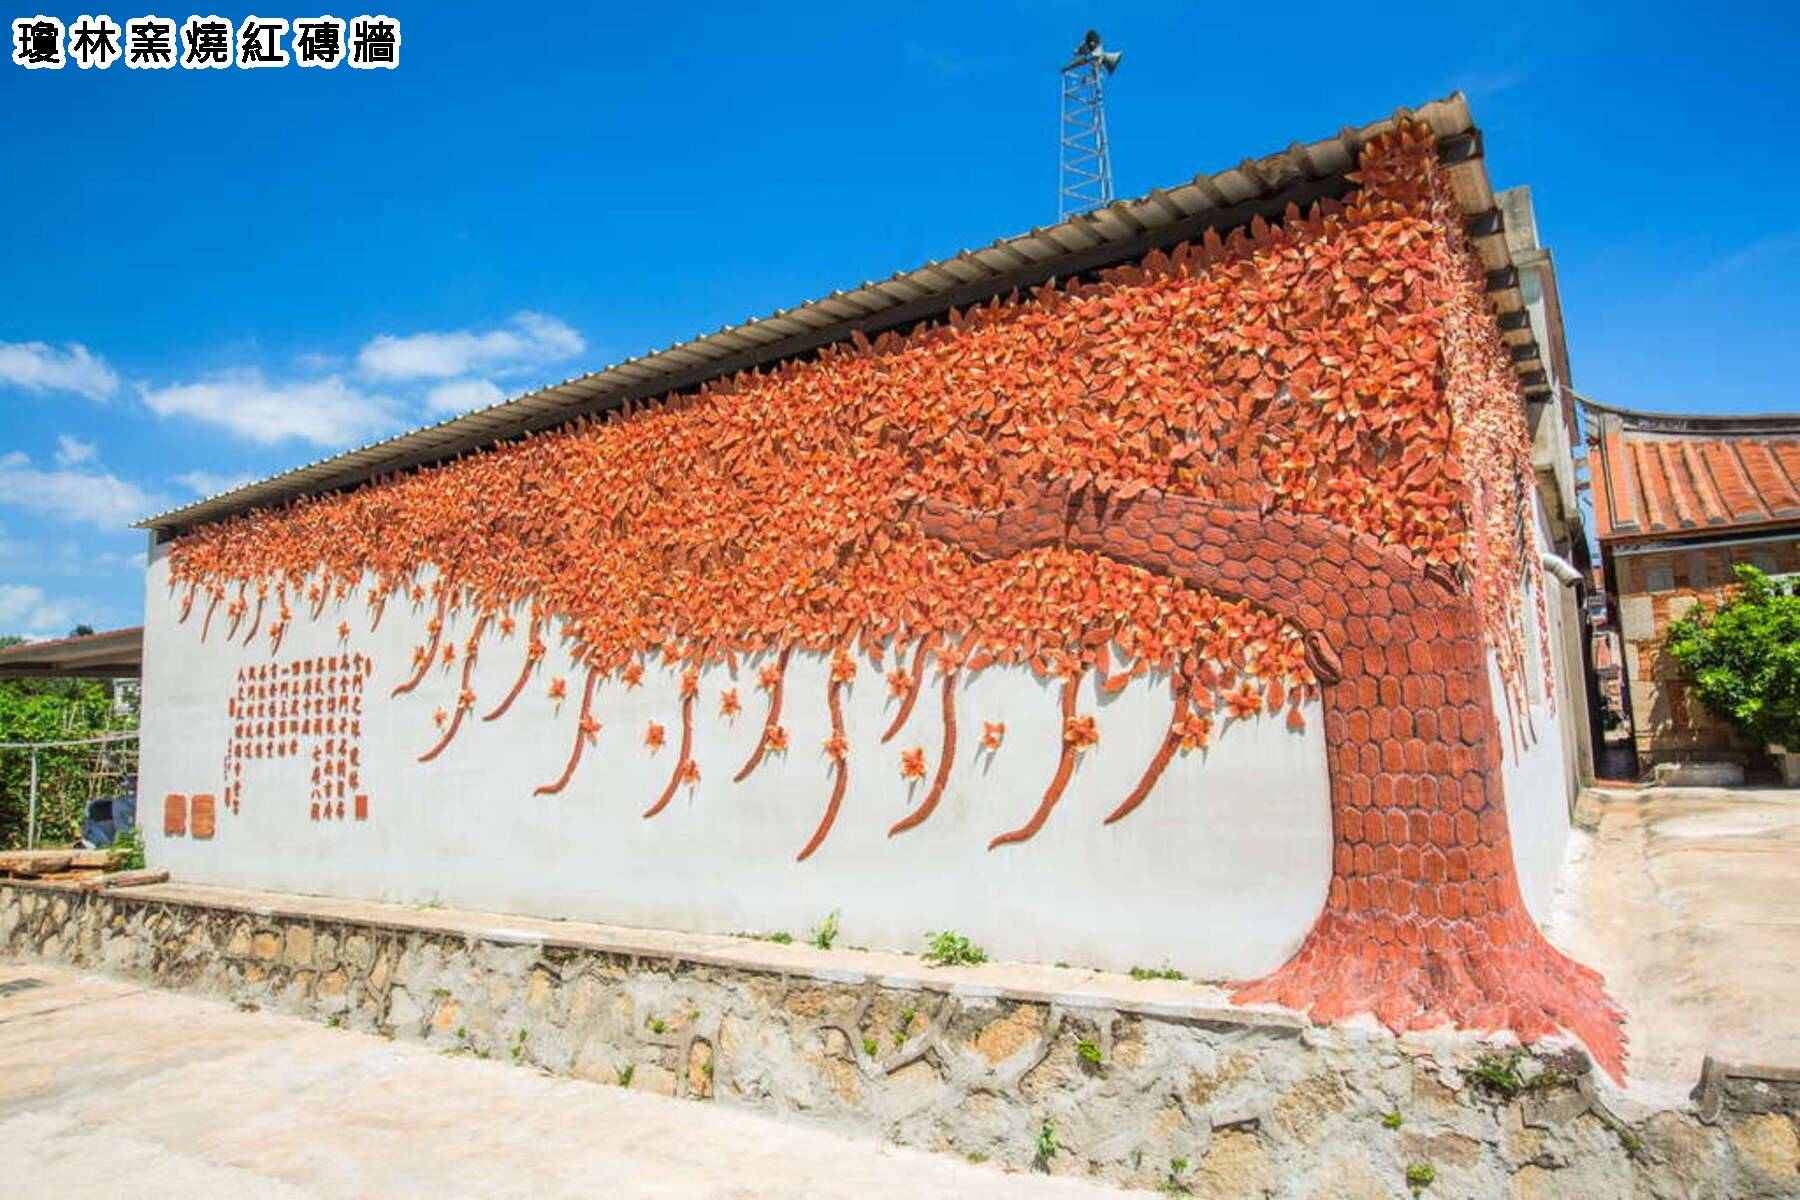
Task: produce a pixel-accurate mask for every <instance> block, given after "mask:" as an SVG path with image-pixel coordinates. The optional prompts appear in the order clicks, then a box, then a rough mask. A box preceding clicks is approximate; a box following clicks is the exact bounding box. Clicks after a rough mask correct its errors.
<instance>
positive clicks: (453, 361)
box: [356, 312, 587, 379]
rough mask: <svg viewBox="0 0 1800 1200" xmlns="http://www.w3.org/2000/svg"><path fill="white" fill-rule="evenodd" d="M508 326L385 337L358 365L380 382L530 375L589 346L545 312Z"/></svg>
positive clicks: (375, 340) (530, 314)
mask: <svg viewBox="0 0 1800 1200" xmlns="http://www.w3.org/2000/svg"><path fill="white" fill-rule="evenodd" d="M507 324H508V326H509V327H508V328H505V329H490V330H487V331H486V332H476V331H474V330H468V329H463V330H457V331H455V332H452V333H414V334H409V335H407V336H405V337H395V336H394V335H393V334H389V333H383V334H379V335H377V336H376V337H375V338H373V339H372V340H371V341H370V342H369V343H368V344H367V345H365V346H364V347H363V348H362V350H361V351H360V352H359V353H358V354H357V356H356V361H357V365H358V366H360V367H361V368H362V369H363V371H364V373H366V374H368V375H370V376H373V377H374V378H377V379H450V378H452V377H454V376H457V375H466V374H468V373H469V372H471V371H480V370H486V371H497V372H506V371H518V370H529V369H531V368H533V367H538V366H542V365H543V364H545V363H551V362H555V361H557V360H558V359H563V358H568V357H570V356H571V355H574V354H579V353H581V351H582V350H584V349H585V348H586V347H587V342H586V341H584V340H583V339H582V336H581V335H580V334H579V333H576V332H575V331H574V330H573V329H571V328H569V327H568V326H567V325H565V324H564V323H563V322H561V321H559V320H557V319H556V318H555V317H547V316H544V315H543V314H542V313H534V312H521V313H516V314H514V316H513V318H512V320H511V321H509V322H508V323H507Z"/></svg>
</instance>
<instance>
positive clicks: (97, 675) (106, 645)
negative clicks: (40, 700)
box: [0, 625, 144, 679]
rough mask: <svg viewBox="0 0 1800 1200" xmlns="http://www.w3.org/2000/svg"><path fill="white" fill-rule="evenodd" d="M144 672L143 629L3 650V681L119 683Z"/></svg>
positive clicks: (0, 671)
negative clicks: (98, 680) (64, 679)
mask: <svg viewBox="0 0 1800 1200" xmlns="http://www.w3.org/2000/svg"><path fill="white" fill-rule="evenodd" d="M143 670H144V627H143V626H142V625H138V626H135V627H133V628H131V629H114V630H111V631H109V632H107V633H90V634H87V635H85V636H83V637H71V638H58V639H57V640H56V641H53V642H26V643H24V644H22V645H18V646H8V647H6V648H5V649H4V650H0V679H25V678H45V677H49V678H56V677H67V678H71V679H74V678H81V677H86V678H90V679H119V678H125V677H133V678H135V677H136V676H139V675H141V674H143Z"/></svg>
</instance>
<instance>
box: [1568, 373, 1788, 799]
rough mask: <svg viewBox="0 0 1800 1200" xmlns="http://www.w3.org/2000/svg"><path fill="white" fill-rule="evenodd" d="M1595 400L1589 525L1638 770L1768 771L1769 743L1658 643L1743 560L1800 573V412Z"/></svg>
mask: <svg viewBox="0 0 1800 1200" xmlns="http://www.w3.org/2000/svg"><path fill="white" fill-rule="evenodd" d="M1589 407H1590V410H1591V413H1592V415H1593V417H1594V430H1593V435H1592V436H1593V447H1594V454H1595V458H1594V482H1593V487H1594V515H1595V525H1596V528H1597V532H1598V536H1599V538H1600V548H1601V557H1602V561H1603V564H1604V568H1605V572H1606V590H1607V593H1608V596H1609V597H1610V598H1611V601H1612V605H1613V607H1614V609H1615V611H1616V614H1617V617H1618V624H1617V628H1618V632H1619V637H1620V640H1621V646H1620V654H1621V659H1622V665H1623V667H1624V670H1625V681H1624V683H1625V687H1624V699H1625V704H1626V709H1627V712H1628V715H1629V717H1630V720H1631V724H1632V736H1633V741H1634V744H1635V747H1636V750H1637V755H1638V764H1639V766H1640V767H1648V766H1650V765H1652V764H1653V763H1657V762H1677V761H1708V762H1740V763H1744V764H1745V765H1747V766H1751V767H1758V766H1762V765H1765V764H1766V761H1767V760H1766V757H1765V755H1764V753H1763V748H1762V747H1761V746H1757V745H1755V744H1754V743H1752V742H1749V741H1747V740H1746V739H1744V738H1742V737H1740V736H1738V735H1737V734H1736V733H1734V732H1733V731H1732V730H1731V729H1730V727H1728V726H1727V725H1725V724H1724V722H1722V721H1720V720H1719V719H1718V718H1716V717H1714V716H1713V715H1712V714H1711V713H1710V712H1708V711H1707V710H1706V708H1705V707H1704V706H1703V705H1702V704H1701V703H1700V702H1699V700H1698V699H1696V698H1695V697H1694V695H1693V694H1692V691H1691V689H1690V688H1689V687H1688V685H1687V684H1685V683H1684V682H1683V681H1682V680H1681V678H1680V672H1679V669H1678V668H1677V666H1676V665H1675V662H1674V660H1673V659H1671V658H1669V657H1668V656H1667V655H1666V654H1664V653H1663V651H1662V644H1663V638H1664V636H1665V635H1666V632H1667V630H1668V627H1669V624H1670V622H1672V621H1675V620H1677V619H1678V618H1680V617H1681V616H1682V615H1684V614H1685V613H1687V612H1688V611H1689V610H1690V609H1692V608H1693V607H1694V605H1695V604H1696V603H1698V602H1700V601H1702V600H1704V601H1707V602H1709V603H1717V602H1719V601H1721V600H1723V599H1724V598H1725V596H1726V593H1727V591H1728V589H1729V588H1730V586H1731V584H1732V582H1733V578H1734V576H1733V573H1732V569H1733V568H1734V567H1735V566H1736V565H1737V564H1738V563H1749V564H1750V565H1752V566H1755V567H1760V568H1761V569H1763V570H1764V571H1767V572H1769V573H1771V574H1785V573H1788V572H1794V571H1800V416H1791V415H1772V416H1711V415H1705V416H1701V415H1678V414H1662V413H1639V412H1630V411H1628V410H1625V409H1616V408H1607V407H1604V406H1602V405H1590V406H1589Z"/></svg>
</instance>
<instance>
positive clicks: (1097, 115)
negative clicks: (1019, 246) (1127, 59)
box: [1057, 29, 1121, 220]
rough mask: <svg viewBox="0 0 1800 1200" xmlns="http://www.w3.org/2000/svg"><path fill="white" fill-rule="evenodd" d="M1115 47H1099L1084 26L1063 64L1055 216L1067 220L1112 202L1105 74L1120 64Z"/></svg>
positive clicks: (1094, 36)
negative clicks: (1082, 36) (1072, 52)
mask: <svg viewBox="0 0 1800 1200" xmlns="http://www.w3.org/2000/svg"><path fill="white" fill-rule="evenodd" d="M1120 57H1121V55H1120V53H1119V52H1118V51H1116V50H1115V51H1108V50H1103V49H1102V48H1101V45H1100V35H1099V34H1098V33H1097V32H1095V31H1094V30H1092V29H1090V30H1088V33H1087V37H1086V38H1085V39H1083V41H1082V43H1081V45H1079V46H1077V47H1076V48H1075V57H1074V59H1073V60H1072V61H1070V62H1069V64H1068V65H1067V66H1065V67H1063V69H1062V157H1061V172H1060V176H1059V178H1058V181H1057V183H1058V189H1057V190H1058V194H1057V217H1058V219H1059V220H1067V219H1068V218H1069V217H1073V216H1078V215H1079V214H1081V213H1084V212H1091V211H1093V210H1094V209H1096V208H1103V207H1105V206H1106V205H1108V204H1111V203H1112V199H1113V184H1112V155H1111V153H1110V152H1109V150H1108V149H1107V145H1106V77H1107V76H1108V75H1111V74H1112V73H1113V72H1114V71H1115V70H1117V69H1118V66H1119V59H1120Z"/></svg>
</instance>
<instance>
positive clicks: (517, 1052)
mask: <svg viewBox="0 0 1800 1200" xmlns="http://www.w3.org/2000/svg"><path fill="white" fill-rule="evenodd" d="M530 1036H531V1035H530V1034H528V1033H527V1032H525V1030H523V1029H521V1030H519V1036H518V1039H517V1040H516V1041H514V1042H513V1046H512V1059H513V1061H514V1062H522V1061H524V1058H525V1039H526V1038H528V1037H530Z"/></svg>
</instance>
